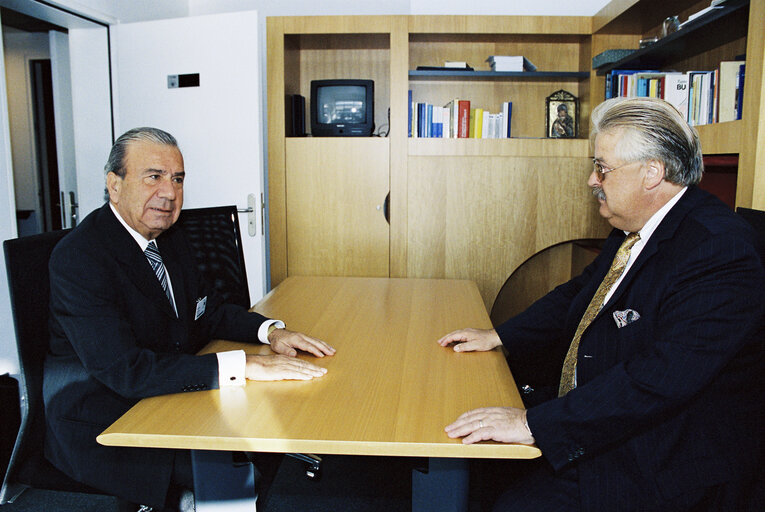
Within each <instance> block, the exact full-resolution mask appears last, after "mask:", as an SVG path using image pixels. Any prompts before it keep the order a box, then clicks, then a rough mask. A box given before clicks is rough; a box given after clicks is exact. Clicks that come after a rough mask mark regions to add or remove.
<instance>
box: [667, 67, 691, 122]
mask: <svg viewBox="0 0 765 512" xmlns="http://www.w3.org/2000/svg"><path fill="white" fill-rule="evenodd" d="M688 91H689V87H688V75H687V74H685V73H667V74H666V75H665V76H664V100H665V101H667V102H669V103H671V104H672V105H673V106H674V107H675V108H676V109H677V110H678V111H679V112H680V113H681V114H682V115H683V118H685V119H686V120H687V119H688Z"/></svg>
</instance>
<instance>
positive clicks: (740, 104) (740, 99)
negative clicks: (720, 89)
mask: <svg viewBox="0 0 765 512" xmlns="http://www.w3.org/2000/svg"><path fill="white" fill-rule="evenodd" d="M745 71H746V64H742V65H741V69H740V70H739V72H738V94H737V95H736V119H741V114H742V112H743V110H744V72H745Z"/></svg>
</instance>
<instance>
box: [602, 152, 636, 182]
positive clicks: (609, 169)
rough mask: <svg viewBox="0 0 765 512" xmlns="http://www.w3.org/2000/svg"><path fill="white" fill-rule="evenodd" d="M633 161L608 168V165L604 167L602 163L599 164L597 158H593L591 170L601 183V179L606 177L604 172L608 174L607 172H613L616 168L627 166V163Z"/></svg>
mask: <svg viewBox="0 0 765 512" xmlns="http://www.w3.org/2000/svg"><path fill="white" fill-rule="evenodd" d="M634 163H635V162H629V163H626V164H623V165H620V166H618V167H611V168H608V167H605V166H604V165H603V164H601V163H600V162H599V161H598V159H597V158H593V159H592V165H593V166H594V167H593V169H592V170H593V171H594V172H595V177H596V179H597V180H598V182H600V183H603V180H604V179H606V174H608V173H609V172H613V171H615V170H617V169H621V168H622V167H627V166H628V165H632V164H634Z"/></svg>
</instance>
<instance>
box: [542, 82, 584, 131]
mask: <svg viewBox="0 0 765 512" xmlns="http://www.w3.org/2000/svg"><path fill="white" fill-rule="evenodd" d="M546 104H547V108H546V109H545V112H546V122H545V127H546V131H547V137H548V138H551V139H575V138H576V137H577V136H578V135H579V100H578V99H577V97H576V96H574V95H573V94H571V93H570V92H568V91H564V90H563V89H561V90H559V91H555V92H554V93H552V94H551V95H550V96H548V97H547V100H546Z"/></svg>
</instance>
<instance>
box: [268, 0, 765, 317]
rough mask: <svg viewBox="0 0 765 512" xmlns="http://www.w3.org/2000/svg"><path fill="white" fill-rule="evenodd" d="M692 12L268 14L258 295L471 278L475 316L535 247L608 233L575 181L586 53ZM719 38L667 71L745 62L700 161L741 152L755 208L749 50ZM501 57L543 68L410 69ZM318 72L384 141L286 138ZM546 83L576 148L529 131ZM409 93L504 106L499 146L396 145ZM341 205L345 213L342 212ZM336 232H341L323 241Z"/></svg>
mask: <svg viewBox="0 0 765 512" xmlns="http://www.w3.org/2000/svg"><path fill="white" fill-rule="evenodd" d="M704 3H706V4H707V5H708V1H705V2H701V4H704ZM763 4H765V0H756V1H755V2H753V3H752V4H751V6H750V7H747V8H746V9H745V12H746V17H745V19H746V25H747V27H748V28H749V29H750V30H751V28H752V27H753V26H761V25H762V21H763V19H762V18H763V11H764V10H765V5H763ZM702 7H703V5H700V4H699V3H696V2H693V1H690V0H663V1H658V0H614V1H613V2H611V3H610V4H608V5H607V6H606V7H605V8H604V9H603V10H602V11H601V12H600V13H599V14H598V15H597V16H594V17H541V16H316V17H276V18H268V19H267V28H268V77H269V78H268V111H269V116H268V117H269V122H268V157H269V160H268V176H269V178H268V180H269V216H270V223H269V229H270V254H271V256H270V257H271V284H272V286H274V285H276V284H278V283H279V282H280V281H281V280H283V279H284V278H285V277H287V276H288V275H291V274H331V275H390V276H392V277H435V278H466V279H472V280H475V281H476V282H477V283H478V285H479V288H480V290H481V293H482V296H483V298H484V301H485V303H486V305H487V306H488V307H489V308H490V307H491V305H492V303H493V301H494V299H495V297H496V295H497V293H498V291H499V289H500V288H501V286H502V285H503V283H504V282H505V281H506V280H507V278H508V276H509V275H510V274H511V273H512V272H513V271H514V270H515V269H516V268H518V267H519V266H520V265H521V264H522V263H523V262H524V261H526V260H527V259H528V258H530V257H531V256H532V255H534V254H535V253H537V252H539V251H541V250H543V249H545V248H547V247H551V246H553V245H555V244H558V243H561V242H566V241H569V240H576V239H590V238H600V237H604V236H606V235H607V234H608V232H609V231H610V226H609V225H608V224H607V223H606V222H605V221H604V220H603V219H602V218H601V217H600V216H599V215H598V213H597V205H596V203H595V201H593V200H592V197H591V195H590V191H589V189H588V187H587V185H586V180H587V177H588V175H589V173H590V171H591V168H592V164H591V162H590V157H591V148H590V144H589V141H588V140H587V137H588V135H589V114H590V112H591V110H592V107H593V106H594V105H596V104H598V103H600V102H601V101H602V99H603V94H604V93H603V91H604V85H603V83H604V79H603V77H602V76H597V75H596V73H595V71H594V70H592V69H591V62H592V57H593V55H596V54H597V53H600V52H601V51H603V50H605V49H609V48H632V47H637V45H638V41H639V39H641V38H642V37H645V36H646V35H649V34H650V32H651V31H652V30H656V28H657V27H660V25H661V21H662V20H663V19H664V18H665V17H666V16H669V15H672V14H681V19H682V18H683V16H687V13H689V12H695V11H694V9H696V10H698V9H700V8H702ZM697 8H698V9H697ZM758 20H759V23H760V25H756V24H757V23H758ZM734 25H735V24H734ZM726 26H727V25H726ZM726 30H727V31H729V32H730V33H729V34H727V35H725V36H724V37H723V39H724V40H725V41H723V42H721V43H720V45H718V46H715V45H712V47H711V48H710V47H709V45H706V49H704V50H703V51H702V52H701V53H702V56H701V57H699V56H694V55H689V56H684V57H682V59H679V60H680V61H679V62H673V63H672V64H671V65H673V66H679V67H684V66H688V67H686V69H691V68H692V67H695V66H700V65H702V63H704V64H707V63H709V64H708V65H709V66H716V65H717V63H718V62H719V60H722V59H723V58H725V59H730V58H732V57H733V55H730V54H732V53H734V52H739V53H744V52H746V54H747V69H746V76H747V82H746V83H747V88H746V96H745V105H744V115H745V118H744V120H742V121H737V122H733V123H723V124H721V125H719V126H718V125H713V126H708V127H701V128H700V129H699V131H700V133H701V136H702V140H703V144H704V148H705V151H706V152H707V153H709V152H710V151H711V152H713V153H716V154H722V153H725V154H731V153H733V154H739V155H740V165H739V174H738V195H737V204H738V205H741V206H754V207H756V208H757V207H759V208H763V207H765V172H760V173H759V174H758V173H757V172H756V171H755V169H756V168H757V167H758V163H759V167H762V162H760V160H762V159H763V158H765V154H763V155H760V153H761V152H762V151H765V149H759V148H765V145H764V144H757V143H758V142H760V140H759V139H760V138H765V130H760V129H759V124H760V120H759V119H760V116H759V110H760V109H759V106H760V90H759V89H760V87H761V74H762V60H763V42H762V38H747V37H746V33H747V30H745V29H737V28H735V27H728V28H726ZM737 31H738V32H737ZM720 32H722V28H720ZM716 35H717V33H715V34H710V37H712V36H716ZM720 47H722V50H721V49H720ZM502 54H510V55H525V56H526V57H527V58H529V59H530V60H531V61H532V62H533V63H534V64H536V65H537V67H538V69H539V71H540V72H542V73H538V74H524V75H521V76H497V77H494V76H489V77H486V76H477V75H476V76H458V75H459V73H455V74H454V76H434V74H428V73H418V72H416V68H417V66H440V65H443V62H444V61H445V60H458V61H466V62H468V63H469V64H470V65H472V66H473V67H474V68H475V69H476V70H481V69H488V64H486V63H485V62H484V61H485V59H486V58H487V57H488V56H489V55H502ZM709 69H712V67H710V68H709ZM326 78H371V79H373V80H374V81H375V123H376V126H377V127H378V128H379V127H381V126H383V125H387V129H386V130H385V131H384V132H383V130H380V131H381V132H383V133H387V137H379V138H377V137H372V138H368V139H367V138H365V139H360V138H346V139H342V140H338V139H333V138H319V137H308V138H287V137H285V135H284V134H285V124H284V120H285V108H284V106H285V95H286V94H301V95H303V96H305V97H306V106H307V108H306V112H308V106H309V105H310V97H309V96H310V82H311V80H316V79H326ZM559 89H565V90H567V91H569V92H571V93H572V94H574V95H575V96H577V97H578V98H579V101H580V116H579V122H580V129H579V138H578V139H563V140H561V139H547V138H545V137H544V136H545V98H546V97H547V96H549V95H550V94H552V93H553V92H555V91H557V90H559ZM408 90H411V91H412V93H413V97H414V98H415V101H425V102H428V103H432V104H436V105H438V104H445V103H446V102H448V101H450V100H452V99H454V98H460V99H467V100H470V101H471V106H478V107H480V108H485V109H488V110H490V111H493V112H498V111H499V110H500V105H501V102H503V101H507V100H510V101H512V102H513V123H512V126H513V132H512V135H513V137H514V138H512V139H500V140H497V139H410V138H408V137H407V122H408V120H407V118H408V94H407V91H408ZM763 122H765V121H763ZM306 124H309V119H308V115H307V116H306ZM762 142H765V140H764V141H762ZM758 159H759V160H758ZM386 187H387V188H386ZM388 191H389V192H390V224H389V225H387V224H385V225H381V224H380V220H381V217H382V216H381V215H380V214H379V213H380V212H379V211H378V210H377V207H378V206H379V205H380V204H381V202H382V198H381V196H383V197H384V196H385V194H386V193H387V192H388ZM758 192H759V193H758ZM349 195H352V196H354V197H353V199H354V203H355V206H351V204H350V203H346V202H343V198H346V199H347V198H348V196H349ZM330 198H333V199H331V200H330ZM319 205H321V206H319ZM338 223H342V224H343V229H345V228H348V229H350V231H347V232H341V231H338V229H339V228H338V226H337V224H338ZM354 229H355V230H357V231H355V233H356V234H355V235H351V234H350V233H353V232H354V231H353V230H354ZM349 237H351V238H349ZM356 237H358V238H356ZM386 237H387V238H386ZM353 240H357V241H358V246H356V245H354V242H353ZM386 257H387V266H386V264H385V263H384V262H383V260H385V258H386Z"/></svg>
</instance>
